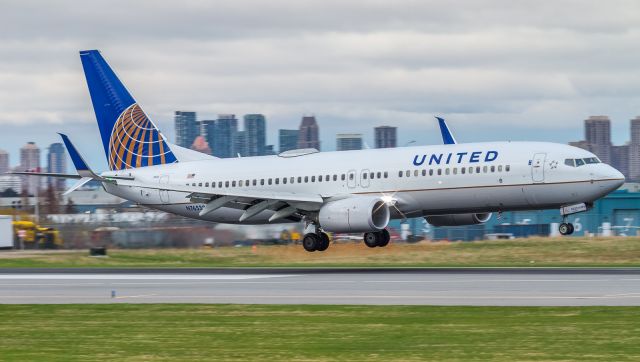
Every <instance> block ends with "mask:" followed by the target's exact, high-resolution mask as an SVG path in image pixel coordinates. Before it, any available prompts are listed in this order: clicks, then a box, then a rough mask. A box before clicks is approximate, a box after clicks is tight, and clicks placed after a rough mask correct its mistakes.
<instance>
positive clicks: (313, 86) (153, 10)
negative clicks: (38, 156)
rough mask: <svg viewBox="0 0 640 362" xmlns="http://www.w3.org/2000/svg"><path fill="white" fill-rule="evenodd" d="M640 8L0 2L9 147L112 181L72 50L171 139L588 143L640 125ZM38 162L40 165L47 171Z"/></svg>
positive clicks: (0, 97) (619, 136)
mask: <svg viewBox="0 0 640 362" xmlns="http://www.w3.org/2000/svg"><path fill="white" fill-rule="evenodd" d="M639 44H640V1H637V0H635V1H634V0H631V1H602V0H600V1H558V0H554V1H514V0H510V1H425V0H416V1H404V0H394V1H388V0H384V1H346V0H338V1H334V0H321V1H301V0H287V1H284V0H270V1H242V0H234V1H219V2H216V1H179V2H175V1H171V2H169V1H167V2H161V1H100V2H94V1H83V2H81V1H42V2H39V1H38V2H35V1H24V0H20V1H7V0H0V126H1V127H2V133H0V140H1V143H0V148H3V149H6V150H8V151H10V152H11V154H12V160H11V161H12V164H16V163H17V162H18V148H19V147H20V146H21V145H22V144H24V143H25V142H26V141H29V140H33V141H36V142H37V143H38V144H39V145H40V146H41V147H45V146H46V145H48V144H49V143H51V142H56V141H58V139H57V135H56V134H55V132H66V133H68V134H69V136H70V137H71V138H72V139H73V140H75V141H76V142H77V143H78V146H79V148H80V149H81V151H82V152H84V153H86V154H87V156H88V157H87V158H88V159H89V161H90V163H92V165H93V166H94V167H95V168H96V169H98V170H102V169H105V168H106V162H105V157H104V155H103V154H102V147H101V146H99V143H98V142H99V135H98V130H97V127H96V123H95V116H94V114H93V110H92V108H91V102H90V98H89V94H88V91H87V88H86V84H85V81H84V76H83V74H82V67H81V64H80V60H79V56H78V50H80V49H100V50H101V52H102V54H103V56H104V57H105V58H106V59H107V61H108V62H109V63H110V65H111V66H112V67H113V68H114V69H115V70H116V72H117V73H118V74H119V76H120V78H121V79H122V81H123V82H124V83H125V85H126V86H127V87H128V89H129V91H130V92H131V93H132V94H133V96H134V97H135V98H136V99H137V101H138V102H139V103H140V104H141V105H142V107H143V108H144V109H145V111H146V112H147V113H148V114H149V115H150V117H151V118H152V119H153V120H154V121H156V123H157V124H158V125H159V126H160V127H161V129H162V131H163V132H164V133H165V134H166V135H167V137H169V138H170V139H171V140H173V138H174V132H173V112H174V111H175V110H190V111H196V112H198V118H199V119H211V118H215V117H216V115H217V114H218V113H235V114H236V115H238V116H239V117H240V116H241V115H243V114H245V113H263V114H265V115H266V116H267V122H268V142H269V143H273V144H275V145H276V147H277V129H279V128H297V127H298V124H299V122H300V117H301V116H302V115H303V114H315V115H316V117H317V119H318V122H319V124H320V129H321V138H322V141H323V148H324V149H333V148H334V147H335V134H336V133H340V132H360V133H363V134H364V135H365V140H366V141H367V142H368V143H369V144H373V130H372V128H373V127H374V126H377V125H383V124H384V125H393V126H397V127H399V136H400V143H401V144H403V143H406V142H408V141H411V140H416V141H417V143H418V144H429V143H439V142H440V138H439V133H438V130H437V124H436V122H435V121H434V119H433V116H434V115H441V116H444V117H446V118H447V120H448V122H449V123H450V126H451V127H452V129H453V130H454V132H455V134H456V137H457V138H458V140H459V141H463V142H470V141H487V140H505V139H511V140H546V141H557V142H567V141H570V140H577V139H582V138H583V128H582V122H583V120H584V119H585V118H586V117H588V116H589V115H600V114H604V115H608V116H610V117H611V119H612V121H613V139H614V143H617V144H621V143H624V142H626V141H627V139H628V137H629V134H628V127H629V119H631V118H633V117H635V116H637V115H640V46H639ZM43 159H44V158H43Z"/></svg>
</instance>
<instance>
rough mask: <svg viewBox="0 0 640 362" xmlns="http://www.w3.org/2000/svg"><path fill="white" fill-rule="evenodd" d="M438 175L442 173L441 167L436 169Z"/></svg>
mask: <svg viewBox="0 0 640 362" xmlns="http://www.w3.org/2000/svg"><path fill="white" fill-rule="evenodd" d="M440 175H442V169H441V168H439V169H438V176H440Z"/></svg>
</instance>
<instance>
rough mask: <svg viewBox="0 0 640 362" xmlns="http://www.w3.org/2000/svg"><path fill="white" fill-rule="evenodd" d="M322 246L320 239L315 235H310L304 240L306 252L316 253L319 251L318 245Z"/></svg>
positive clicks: (303, 244)
mask: <svg viewBox="0 0 640 362" xmlns="http://www.w3.org/2000/svg"><path fill="white" fill-rule="evenodd" d="M319 244H320V238H319V237H318V236H317V235H316V234H314V233H308V234H306V235H305V236H304V238H303V239H302V246H303V247H304V250H306V251H309V252H311V251H316V250H318V245H319Z"/></svg>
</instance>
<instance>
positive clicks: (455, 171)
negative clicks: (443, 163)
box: [453, 167, 458, 175]
mask: <svg viewBox="0 0 640 362" xmlns="http://www.w3.org/2000/svg"><path fill="white" fill-rule="evenodd" d="M453 174H454V175H457V174H458V168H457V167H454V168H453Z"/></svg>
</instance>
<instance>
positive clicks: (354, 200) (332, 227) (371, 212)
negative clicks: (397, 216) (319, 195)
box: [318, 196, 390, 233]
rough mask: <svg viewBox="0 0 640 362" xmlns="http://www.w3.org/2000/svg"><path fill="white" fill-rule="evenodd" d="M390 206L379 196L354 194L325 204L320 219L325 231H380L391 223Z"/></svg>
mask: <svg viewBox="0 0 640 362" xmlns="http://www.w3.org/2000/svg"><path fill="white" fill-rule="evenodd" d="M389 217H390V213H389V207H388V206H387V204H386V203H385V202H384V201H382V200H381V199H380V197H379V196H354V197H350V198H347V199H342V200H336V201H331V202H328V203H326V204H324V205H323V206H322V207H321V208H320V212H319V213H318V221H319V223H320V225H321V226H322V228H323V229H324V230H325V231H332V232H349V233H352V232H353V233H355V232H368V231H379V230H382V229H384V228H385V227H387V224H388V223H389Z"/></svg>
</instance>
